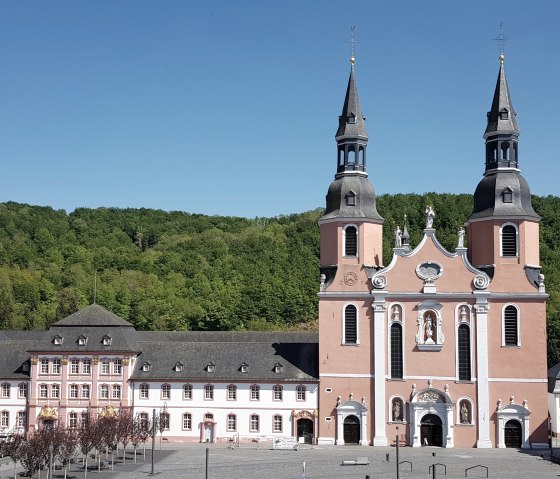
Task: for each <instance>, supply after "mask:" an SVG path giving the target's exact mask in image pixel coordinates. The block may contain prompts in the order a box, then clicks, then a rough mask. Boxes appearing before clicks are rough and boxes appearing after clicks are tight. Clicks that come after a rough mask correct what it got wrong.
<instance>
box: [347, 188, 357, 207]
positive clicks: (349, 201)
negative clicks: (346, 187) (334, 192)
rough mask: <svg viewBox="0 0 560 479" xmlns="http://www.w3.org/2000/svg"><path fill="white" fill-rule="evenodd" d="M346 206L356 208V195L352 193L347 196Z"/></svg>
mask: <svg viewBox="0 0 560 479" xmlns="http://www.w3.org/2000/svg"><path fill="white" fill-rule="evenodd" d="M345 198H346V206H356V194H355V193H354V192H353V191H350V193H348V194H347V195H346V196H345Z"/></svg>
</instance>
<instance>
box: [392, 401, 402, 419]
mask: <svg viewBox="0 0 560 479" xmlns="http://www.w3.org/2000/svg"><path fill="white" fill-rule="evenodd" d="M400 420H401V402H400V401H399V400H395V401H393V421H400Z"/></svg>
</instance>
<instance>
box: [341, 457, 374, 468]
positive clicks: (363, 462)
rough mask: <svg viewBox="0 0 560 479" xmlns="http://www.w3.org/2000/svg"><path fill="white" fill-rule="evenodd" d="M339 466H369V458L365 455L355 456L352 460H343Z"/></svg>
mask: <svg viewBox="0 0 560 479" xmlns="http://www.w3.org/2000/svg"><path fill="white" fill-rule="evenodd" d="M340 465H341V466H369V459H368V458H367V457H363V456H362V457H357V458H356V459H354V460H345V461H342V463H341V464H340Z"/></svg>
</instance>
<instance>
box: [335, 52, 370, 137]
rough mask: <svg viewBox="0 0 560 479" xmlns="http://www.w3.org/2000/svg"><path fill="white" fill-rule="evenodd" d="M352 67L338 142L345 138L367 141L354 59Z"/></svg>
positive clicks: (341, 116)
mask: <svg viewBox="0 0 560 479" xmlns="http://www.w3.org/2000/svg"><path fill="white" fill-rule="evenodd" d="M351 65H352V66H351V68H350V78H348V86H347V88H346V97H345V98H344V106H343V107H342V113H341V114H340V117H339V120H338V122H339V124H338V131H337V132H336V139H337V140H340V139H341V138H344V137H350V138H365V139H367V131H366V125H365V120H366V119H365V117H364V116H363V115H362V110H361V109H360V99H359V98H358V89H357V88H356V80H355V78H354V58H353V57H352V60H351Z"/></svg>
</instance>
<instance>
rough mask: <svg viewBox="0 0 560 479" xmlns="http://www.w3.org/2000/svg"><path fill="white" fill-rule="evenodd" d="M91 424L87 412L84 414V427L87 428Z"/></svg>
mask: <svg viewBox="0 0 560 479" xmlns="http://www.w3.org/2000/svg"><path fill="white" fill-rule="evenodd" d="M88 424H89V413H88V412H87V411H84V412H82V427H86V426H87V425H88Z"/></svg>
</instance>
